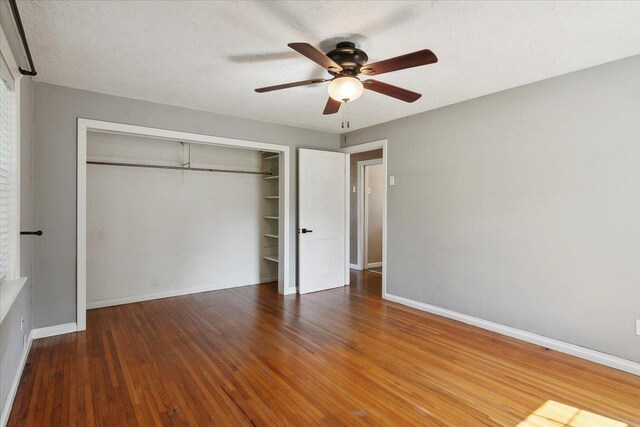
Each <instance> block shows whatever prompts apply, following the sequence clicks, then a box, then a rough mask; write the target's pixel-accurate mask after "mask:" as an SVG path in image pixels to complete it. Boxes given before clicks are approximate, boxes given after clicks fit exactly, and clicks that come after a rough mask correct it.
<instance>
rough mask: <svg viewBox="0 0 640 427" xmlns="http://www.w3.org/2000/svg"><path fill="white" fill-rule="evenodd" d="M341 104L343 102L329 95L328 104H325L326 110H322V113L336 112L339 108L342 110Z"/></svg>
mask: <svg viewBox="0 0 640 427" xmlns="http://www.w3.org/2000/svg"><path fill="white" fill-rule="evenodd" d="M340 105H342V102H340V101H336V100H335V99H333V98H331V97H329V99H328V100H327V105H325V106H324V111H323V112H322V114H324V115H328V114H335V113H337V112H338V110H340Z"/></svg>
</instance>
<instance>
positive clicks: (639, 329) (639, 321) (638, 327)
mask: <svg viewBox="0 0 640 427" xmlns="http://www.w3.org/2000/svg"><path fill="white" fill-rule="evenodd" d="M636 335H640V319H636Z"/></svg>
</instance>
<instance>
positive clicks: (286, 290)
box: [283, 288, 298, 295]
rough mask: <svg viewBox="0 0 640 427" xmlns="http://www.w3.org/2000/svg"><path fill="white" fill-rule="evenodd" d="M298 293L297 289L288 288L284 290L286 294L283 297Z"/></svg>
mask: <svg viewBox="0 0 640 427" xmlns="http://www.w3.org/2000/svg"><path fill="white" fill-rule="evenodd" d="M296 292H298V289H296V288H286V289H285V290H284V294H283V295H291V294H295V293H296Z"/></svg>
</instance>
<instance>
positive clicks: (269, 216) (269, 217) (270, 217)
mask: <svg viewBox="0 0 640 427" xmlns="http://www.w3.org/2000/svg"><path fill="white" fill-rule="evenodd" d="M264 219H280V218H279V217H277V216H271V215H267V216H265V217H264Z"/></svg>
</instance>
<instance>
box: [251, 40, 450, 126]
mask: <svg viewBox="0 0 640 427" xmlns="http://www.w3.org/2000/svg"><path fill="white" fill-rule="evenodd" d="M288 46H289V47H290V48H291V49H293V50H295V51H296V52H298V53H300V54H302V55H304V56H306V57H307V58H309V59H310V60H312V61H313V62H315V63H316V64H318V65H320V66H321V67H323V68H324V69H326V70H327V71H328V72H329V74H331V75H332V76H333V77H331V78H322V77H319V78H317V79H310V80H303V81H300V82H293V83H285V84H281V85H275V86H267V87H261V88H258V89H256V92H258V93H264V92H271V91H274V90H280V89H288V88H290V87H297V86H307V85H313V84H318V83H323V82H328V81H330V82H331V83H329V99H328V100H327V104H326V105H325V107H324V111H323V112H322V114H335V113H337V112H338V110H340V105H341V104H343V103H347V102H351V101H355V100H356V99H358V98H359V97H360V96H361V95H362V92H363V90H364V89H368V90H372V91H374V92H378V93H381V94H383V95H387V96H391V97H392V98H396V99H399V100H401V101H405V102H414V101H417V100H418V99H419V98H420V97H421V96H422V95H421V94H419V93H416V92H412V91H410V90H407V89H403V88H400V87H397V86H393V85H390V84H388V83H383V82H380V81H377V80H371V79H366V80H364V81H361V80H360V79H359V78H358V75H360V74H364V75H366V76H376V75H379V74H383V73H389V72H391V71H398V70H404V69H405V68H413V67H419V66H421V65H428V64H434V63H436V62H438V58H437V57H436V55H435V54H434V53H433V52H431V51H430V50H428V49H423V50H419V51H417V52H413V53H408V54H406V55H401V56H396V57H395V58H390V59H386V60H384V61H380V62H375V63H373V64H367V61H368V60H369V57H368V56H367V54H366V53H365V52H364V51H363V50H360V49H358V48H357V47H356V45H355V44H354V43H351V42H348V41H345V42H340V43H338V44H337V45H336V48H335V49H333V50H332V51H330V52H328V53H326V54H325V53H323V52H321V51H320V50H318V49H316V48H315V47H313V46H312V45H310V44H309V43H289V44H288Z"/></svg>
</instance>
